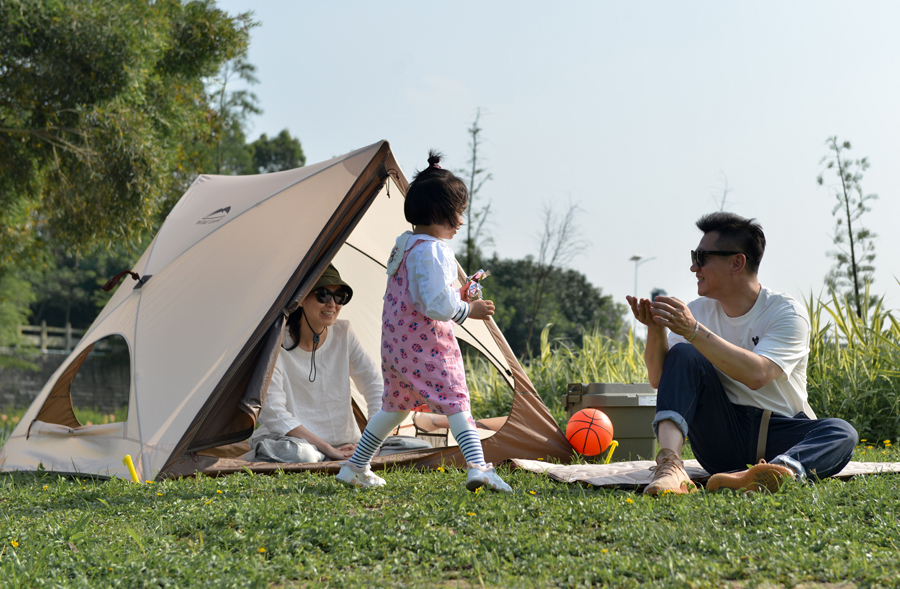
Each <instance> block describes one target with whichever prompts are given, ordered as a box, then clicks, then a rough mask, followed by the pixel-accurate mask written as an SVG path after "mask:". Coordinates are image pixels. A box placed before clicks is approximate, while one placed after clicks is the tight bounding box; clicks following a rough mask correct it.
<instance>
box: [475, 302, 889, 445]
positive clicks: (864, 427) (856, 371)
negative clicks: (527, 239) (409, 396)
mask: <svg viewBox="0 0 900 589" xmlns="http://www.w3.org/2000/svg"><path fill="white" fill-rule="evenodd" d="M865 300H866V301H869V300H871V299H870V297H869V296H868V293H867V296H866V297H865ZM805 303H806V307H807V312H808V313H809V317H810V324H811V330H810V331H811V333H810V356H809V365H808V368H807V379H808V383H807V392H808V394H809V403H810V406H811V407H812V408H813V410H814V411H815V412H816V415H817V416H819V417H840V418H841V419H845V420H846V421H848V422H850V423H851V424H852V425H853V426H854V427H855V428H856V430H857V431H858V432H859V434H860V437H862V438H867V439H874V440H885V439H897V440H900V323H898V321H897V319H896V318H895V317H894V316H893V315H892V314H891V313H890V312H889V311H885V310H884V308H883V300H879V301H876V302H875V303H873V304H871V305H866V307H864V318H863V319H860V318H859V317H857V316H856V314H855V312H854V311H853V308H852V306H851V305H850V304H848V302H847V301H846V300H845V299H842V298H841V297H840V296H838V295H835V294H834V293H832V294H831V300H830V301H822V300H821V299H814V298H813V297H812V296H810V298H809V299H808V300H806V301H805ZM551 329H552V326H550V325H548V326H547V327H545V328H544V330H543V332H542V333H541V349H540V353H539V354H538V355H537V356H536V357H534V358H531V359H530V360H526V361H524V362H523V366H524V368H525V372H526V373H527V374H528V377H529V378H530V379H531V382H532V383H534V386H535V388H536V389H537V391H538V393H539V394H540V396H541V398H542V399H543V401H544V403H545V404H546V405H547V408H548V409H549V410H550V412H551V414H552V415H553V416H554V418H555V419H556V420H557V422H559V423H560V424H561V425H564V424H565V421H566V416H565V407H564V406H563V403H562V395H564V394H565V391H566V385H568V384H569V383H573V382H583V383H590V382H620V383H634V382H647V369H646V367H645V366H644V342H643V341H642V340H637V341H635V340H634V339H633V334H632V333H630V332H629V334H628V335H627V337H625V338H623V339H622V340H615V339H610V338H608V337H605V336H603V335H600V334H598V333H593V334H590V335H585V337H584V344H583V345H582V347H580V348H574V347H571V346H570V345H567V344H566V343H565V342H558V341H553V340H552V339H551V337H550V333H551ZM466 369H467V374H468V384H469V390H470V393H471V397H472V413H473V414H474V415H475V416H476V417H488V416H496V415H507V414H508V413H509V409H510V407H511V406H512V391H511V390H510V389H509V387H508V386H507V385H506V382H505V381H504V380H503V379H502V378H501V377H500V376H499V375H498V374H497V372H496V371H495V370H494V369H493V368H492V367H491V366H490V364H488V363H487V362H486V361H485V360H484V359H482V358H481V357H480V356H475V355H474V354H473V355H469V356H467V358H466Z"/></svg>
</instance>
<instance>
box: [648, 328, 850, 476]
mask: <svg viewBox="0 0 900 589" xmlns="http://www.w3.org/2000/svg"><path fill="white" fill-rule="evenodd" d="M762 414H763V410H762V409H759V408H757V407H748V406H744V405H735V404H733V403H732V402H731V401H730V400H729V399H728V395H727V394H726V393H725V389H724V388H723V387H722V382H721V380H719V375H718V373H717V372H716V369H715V367H714V366H713V365H712V364H711V363H710V361H709V360H707V359H706V358H705V357H704V356H703V355H702V354H701V353H700V352H698V351H697V349H696V348H694V346H692V345H690V344H684V343H682V344H676V345H675V346H673V347H672V348H671V349H670V350H669V353H668V354H667V355H666V360H665V363H664V365H663V372H662V377H661V378H660V382H659V389H658V393H657V398H656V419H654V421H653V429H654V431H656V430H657V424H658V423H659V422H660V421H662V420H665V419H671V420H672V421H674V422H675V424H676V425H678V427H679V428H680V429H681V432H682V433H683V434H685V437H686V438H688V439H690V442H691V450H693V452H694V457H696V459H697V461H698V462H699V463H700V465H701V466H702V467H703V468H704V469H705V470H706V471H707V472H709V473H710V474H714V473H717V472H729V471H735V470H744V469H745V468H747V465H752V464H754V463H755V462H756V446H757V438H758V436H759V427H760V422H761V420H762ZM857 441H858V435H857V433H856V430H855V429H854V428H853V426H851V425H850V424H849V423H847V422H846V421H844V420H842V419H833V418H832V419H810V418H809V417H807V416H806V414H804V413H798V414H797V415H794V416H793V417H786V416H784V415H777V414H775V413H773V414H772V417H771V419H770V420H769V433H768V437H767V441H766V452H765V459H766V461H767V462H773V461H774V462H777V463H784V464H787V465H789V466H793V467H794V468H795V469H796V466H797V464H799V465H802V467H803V470H804V471H805V475H806V476H809V477H813V478H825V477H828V476H831V475H833V474H837V473H838V472H840V471H841V469H842V468H844V466H846V465H847V463H848V462H850V457H851V455H852V454H853V448H854V447H855V446H856V443H857Z"/></svg>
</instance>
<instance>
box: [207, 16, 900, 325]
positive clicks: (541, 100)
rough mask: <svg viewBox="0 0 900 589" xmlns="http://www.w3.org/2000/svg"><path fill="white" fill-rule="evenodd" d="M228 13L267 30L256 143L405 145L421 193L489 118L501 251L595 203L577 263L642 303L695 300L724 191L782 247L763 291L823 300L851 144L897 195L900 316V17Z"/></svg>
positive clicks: (344, 147)
mask: <svg viewBox="0 0 900 589" xmlns="http://www.w3.org/2000/svg"><path fill="white" fill-rule="evenodd" d="M218 5H219V6H220V7H221V8H223V9H224V10H226V11H227V12H229V13H232V14H236V13H239V12H245V11H247V10H252V11H253V12H254V17H255V20H257V21H259V23H260V25H259V26H258V27H256V28H255V29H254V30H253V33H252V36H253V39H252V43H251V47H250V51H249V61H250V62H251V63H253V64H254V65H256V66H257V68H258V71H257V76H258V78H259V84H257V85H255V86H253V87H252V90H253V91H254V92H255V93H256V94H257V95H258V97H259V100H260V106H261V107H262V109H263V110H264V113H263V114H262V115H260V116H257V117H255V118H254V119H253V120H252V128H251V131H250V133H249V135H250V137H251V138H255V137H257V136H258V135H259V134H261V133H266V134H268V135H269V136H270V137H271V136H272V135H275V134H277V133H278V132H280V131H281V130H282V129H285V128H286V129H288V130H289V131H290V132H291V134H292V135H294V136H296V137H298V138H299V139H300V141H301V143H302V145H303V150H304V152H305V155H306V157H307V163H308V164H309V163H314V162H318V161H322V160H326V159H329V158H331V157H334V156H337V155H341V154H344V153H347V152H349V151H352V150H354V149H357V148H360V147H363V146H366V145H369V144H372V143H375V142H376V141H379V140H381V139H387V140H388V141H390V143H391V146H392V149H393V151H394V153H395V155H396V156H397V159H398V161H399V163H400V165H401V167H402V168H403V170H404V172H405V174H406V175H407V177H409V178H411V177H412V175H413V174H414V173H415V172H416V171H417V170H419V169H421V168H423V167H424V166H425V165H427V164H426V161H425V160H426V158H427V152H428V150H429V149H430V148H437V149H439V150H441V151H442V152H443V153H444V154H445V155H446V156H447V159H446V160H445V165H444V167H445V168H449V169H459V168H463V167H465V166H466V164H467V160H468V158H469V148H468V142H469V136H468V134H467V129H468V128H469V127H470V126H471V124H472V122H473V120H474V119H475V116H476V113H477V112H478V111H479V109H480V112H481V119H480V126H481V127H482V129H483V131H482V133H481V135H482V138H483V144H482V146H481V154H482V155H483V159H482V161H481V163H482V165H483V166H484V168H486V169H487V171H488V172H490V174H491V175H492V179H491V180H490V181H488V182H487V183H486V184H485V185H484V187H483V189H482V190H481V193H480V194H479V200H477V201H476V202H475V206H476V207H480V206H483V205H485V204H488V203H490V206H491V214H490V217H489V221H488V230H489V231H490V234H491V235H492V237H493V239H494V243H495V245H494V246H493V247H490V248H488V250H487V251H488V253H493V252H494V251H496V253H497V254H498V255H499V256H500V257H503V258H521V257H524V256H525V255H529V254H531V255H536V254H537V253H538V245H539V241H540V235H541V230H542V227H543V214H544V211H545V210H546V208H547V207H550V208H551V209H552V210H554V211H556V212H557V214H561V213H564V212H565V211H566V210H567V208H568V207H569V206H570V205H577V206H578V207H579V214H578V216H577V223H578V229H577V231H576V232H575V233H574V234H573V239H583V240H586V242H587V245H586V246H585V247H584V248H583V249H582V250H581V251H580V253H579V254H578V255H577V256H576V257H575V258H574V259H573V260H572V262H571V263H570V266H571V267H572V268H574V269H576V270H579V271H580V272H583V273H584V274H585V275H586V276H587V277H588V279H589V280H590V281H591V282H592V283H593V284H595V285H596V286H598V287H600V288H601V289H602V291H603V292H604V294H611V295H612V296H613V297H614V299H615V300H616V301H620V302H623V303H624V302H625V295H627V294H632V293H633V292H634V290H635V278H637V292H638V293H639V294H640V295H641V296H648V295H649V292H650V291H651V289H654V288H660V289H664V290H665V291H667V292H668V294H669V295H671V296H676V297H678V298H680V299H682V300H685V301H689V300H692V299H693V298H695V297H696V280H695V278H694V275H693V274H692V273H691V272H690V270H689V268H690V250H691V249H694V248H696V246H697V243H698V242H699V240H700V238H701V237H702V235H701V234H700V232H699V230H697V229H696V227H695V226H694V223H695V222H696V220H697V219H698V218H699V217H700V216H702V215H704V214H706V213H709V212H713V211H716V210H718V209H719V207H720V205H721V200H722V194H723V190H724V189H725V187H726V186H727V188H728V190H729V191H728V192H727V197H726V200H725V208H726V210H730V211H732V212H735V213H737V214H739V215H742V216H745V217H752V218H755V219H756V220H758V221H759V222H760V223H761V224H762V226H763V228H764V230H765V233H766V239H767V242H768V245H767V249H766V254H765V257H764V259H763V261H762V264H761V266H760V270H759V279H760V282H761V283H762V284H764V285H765V286H767V287H769V288H771V289H773V290H776V291H781V292H786V293H788V294H790V295H792V296H794V297H796V298H798V299H800V298H801V297H805V298H808V297H809V296H810V295H811V294H812V295H813V296H819V295H820V294H823V295H824V294H825V293H824V292H823V279H824V277H825V275H826V274H827V273H828V270H829V268H830V267H831V266H832V264H833V260H832V259H831V258H829V257H828V255H827V252H828V251H830V250H833V249H835V246H834V245H833V243H832V235H833V233H834V217H832V214H831V210H832V207H833V205H834V204H835V203H836V202H837V201H836V199H835V197H834V189H835V188H836V187H837V186H838V185H839V182H838V179H837V177H836V176H834V175H832V176H829V175H827V174H826V176H825V185H824V186H819V184H818V183H817V181H816V178H817V176H818V175H819V173H820V172H821V171H822V169H823V167H822V165H821V164H820V161H821V160H822V158H823V156H826V155H827V154H828V153H829V151H828V149H827V147H826V144H825V142H826V140H827V139H828V138H829V137H831V136H837V137H838V138H839V139H840V140H841V141H844V140H849V141H850V142H851V145H852V149H851V150H850V151H849V152H848V153H847V155H849V156H850V157H852V158H862V157H868V159H869V162H870V164H871V167H870V168H869V169H868V170H867V171H866V172H865V175H864V178H863V181H862V186H863V189H864V191H865V192H866V193H875V194H877V195H878V196H879V198H878V199H877V200H875V201H872V202H871V209H872V210H871V212H868V213H865V214H864V215H863V216H862V218H861V219H860V223H861V225H862V226H863V227H866V228H868V229H870V230H871V231H873V232H875V233H876V234H877V235H878V237H877V239H876V242H875V246H876V252H877V258H876V260H875V267H876V273H875V282H874V285H873V292H874V293H876V294H878V295H885V300H886V306H887V307H888V308H890V309H900V284H898V282H897V279H898V278H900V232H898V231H896V230H894V229H895V227H896V225H897V224H898V222H900V166H898V163H900V35H898V34H897V30H896V28H897V24H898V23H900V3H895V2H871V1H856V2H849V1H845V2H827V1H826V2H821V1H817V2H803V1H796V2H790V3H785V2H772V1H770V2H766V1H763V2H753V3H737V2H727V3H725V2H678V3H671V2H566V3H549V2H533V1H522V0H520V1H517V2H490V3H486V2H468V1H457V2H452V3H448V2H443V3H438V2H355V1H342V2H306V1H282V0H255V1H250V0H227V1H219V2H218ZM463 232H464V230H463ZM463 232H461V234H462V233H463ZM454 241H455V242H461V241H462V240H461V239H460V237H459V236H458V237H457V238H456V239H455V240H454ZM451 245H452V246H454V247H455V248H456V249H459V247H460V246H461V243H453V242H451ZM636 254H639V255H642V256H645V260H644V261H642V262H641V263H640V265H639V267H638V268H637V277H636V276H635V274H636V268H635V263H634V262H632V261H631V258H632V257H633V256H634V255H636ZM650 258H652V259H650ZM488 269H489V268H488ZM466 270H467V271H470V272H471V271H474V270H475V269H468V268H467V269H466ZM895 277H896V278H895ZM485 293H486V296H488V297H489V293H490V285H489V283H488V282H485Z"/></svg>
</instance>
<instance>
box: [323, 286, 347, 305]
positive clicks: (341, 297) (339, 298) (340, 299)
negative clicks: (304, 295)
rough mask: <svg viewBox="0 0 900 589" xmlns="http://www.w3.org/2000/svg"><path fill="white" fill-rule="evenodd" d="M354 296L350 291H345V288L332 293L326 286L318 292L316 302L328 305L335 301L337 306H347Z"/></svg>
mask: <svg viewBox="0 0 900 589" xmlns="http://www.w3.org/2000/svg"><path fill="white" fill-rule="evenodd" d="M352 296H353V293H351V292H350V291H349V290H344V289H343V288H339V289H337V290H336V291H334V292H332V291H330V290H328V289H327V288H325V287H324V286H323V287H321V288H319V289H318V290H316V300H317V301H319V302H320V303H322V304H323V305H324V304H326V303H327V302H328V301H330V300H331V299H334V304H335V305H346V304H347V303H348V302H350V297H352Z"/></svg>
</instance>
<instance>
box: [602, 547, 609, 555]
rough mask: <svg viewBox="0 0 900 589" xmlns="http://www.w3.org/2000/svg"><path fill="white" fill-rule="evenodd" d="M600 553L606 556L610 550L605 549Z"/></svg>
mask: <svg viewBox="0 0 900 589" xmlns="http://www.w3.org/2000/svg"><path fill="white" fill-rule="evenodd" d="M600 552H602V553H603V554H606V553H607V552H609V548H604V549H603V550H601V551H600Z"/></svg>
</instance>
